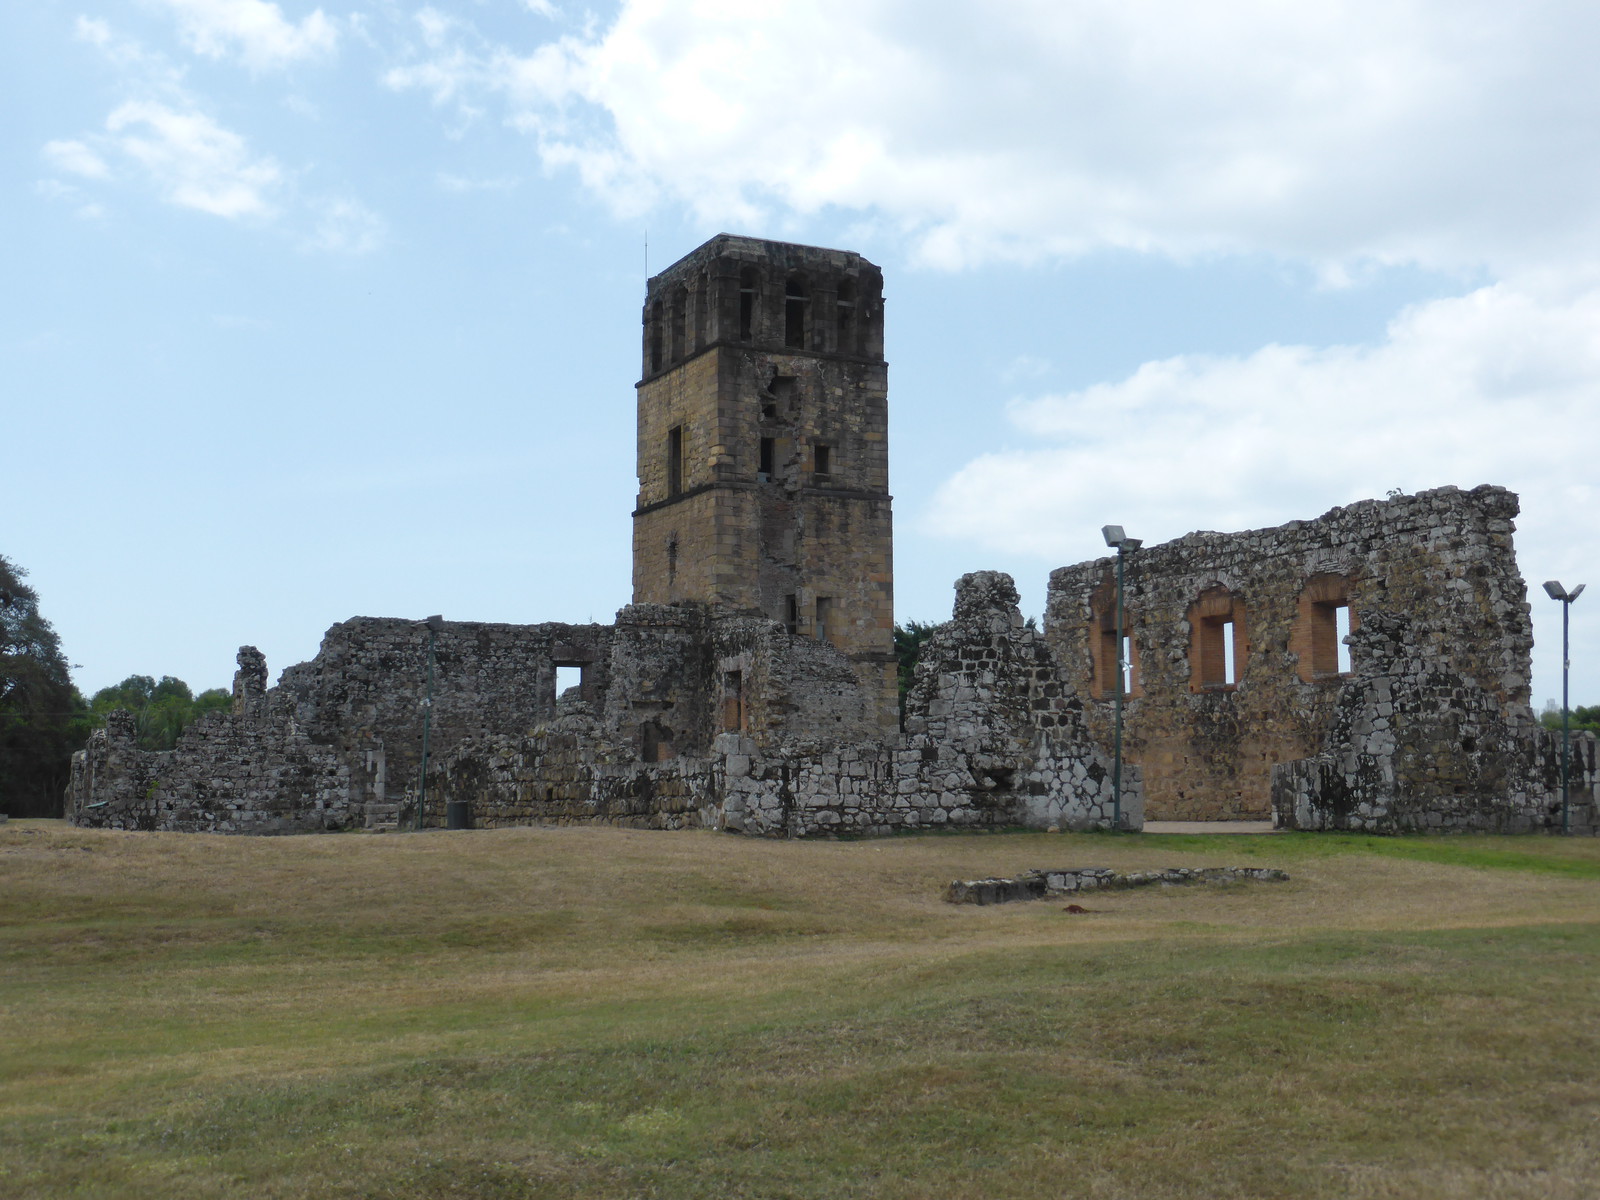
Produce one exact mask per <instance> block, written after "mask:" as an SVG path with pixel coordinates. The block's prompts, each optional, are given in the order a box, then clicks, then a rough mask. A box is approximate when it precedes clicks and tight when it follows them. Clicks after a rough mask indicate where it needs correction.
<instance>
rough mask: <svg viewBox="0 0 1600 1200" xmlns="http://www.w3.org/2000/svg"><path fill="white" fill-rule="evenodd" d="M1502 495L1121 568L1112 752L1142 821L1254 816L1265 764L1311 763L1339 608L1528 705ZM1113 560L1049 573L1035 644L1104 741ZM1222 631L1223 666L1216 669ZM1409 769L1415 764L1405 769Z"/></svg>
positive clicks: (1357, 507)
mask: <svg viewBox="0 0 1600 1200" xmlns="http://www.w3.org/2000/svg"><path fill="white" fill-rule="evenodd" d="M1516 513H1517V499H1516V497H1515V496H1514V495H1513V494H1512V493H1510V492H1508V491H1506V490H1505V489H1503V488H1497V487H1488V486H1485V487H1479V488H1475V489H1473V490H1472V491H1462V490H1460V489H1457V488H1454V487H1446V488H1439V489H1436V490H1433V491H1428V492H1422V493H1419V494H1417V495H1415V496H1398V497H1394V498H1392V499H1389V500H1382V501H1375V500H1369V501H1362V502H1360V503H1358V504H1352V505H1349V506H1348V507H1345V508H1336V509H1334V510H1332V511H1331V512H1329V513H1327V514H1325V515H1324V516H1322V517H1320V518H1318V519H1317V520H1314V521H1296V522H1291V523H1290V524H1288V525H1283V526H1279V527H1277V528H1274V529H1260V530H1252V531H1249V532H1246V533H1238V534H1219V533H1205V532H1203V533H1192V534H1189V535H1188V536H1187V537H1183V538H1180V539H1178V540H1177V541H1174V542H1168V543H1166V544H1165V545H1161V546H1156V547H1152V548H1148V549H1144V550H1139V551H1136V552H1134V553H1133V554H1132V555H1130V556H1129V558H1128V560H1127V580H1126V597H1127V612H1126V625H1127V629H1128V632H1129V635H1130V639H1131V642H1132V660H1133V663H1134V678H1133V683H1132V688H1131V690H1130V694H1129V696H1128V697H1127V699H1126V701H1125V708H1126V714H1125V720H1126V727H1125V738H1124V746H1125V749H1126V752H1127V755H1128V757H1129V759H1130V760H1131V761H1133V762H1137V763H1138V764H1140V766H1141V767H1142V768H1143V772H1144V784H1145V797H1146V806H1147V807H1146V814H1147V816H1148V817H1149V818H1150V819H1152V820H1162V819H1202V820H1203V819H1229V818H1235V819H1237V818H1252V819H1259V818H1264V817H1266V816H1268V815H1269V814H1270V812H1271V777H1272V769H1273V767H1274V765H1275V764H1278V763H1284V762H1291V761H1295V760H1299V759H1304V758H1308V757H1311V756H1314V755H1316V754H1317V753H1318V752H1319V750H1320V749H1321V748H1322V746H1323V742H1324V738H1325V736H1326V734H1327V732H1328V730H1329V728H1330V727H1331V725H1332V724H1333V722H1334V719H1335V715H1336V710H1337V708H1338V705H1339V703H1340V696H1341V689H1342V688H1343V687H1344V684H1345V683H1346V681H1347V678H1348V676H1349V674H1350V673H1349V672H1341V671H1340V670H1338V668H1337V666H1336V665H1335V662H1334V659H1333V657H1332V656H1333V655H1334V654H1335V653H1336V652H1337V646H1336V644H1335V638H1334V635H1333V632H1332V631H1333V622H1334V620H1335V617H1336V614H1337V610H1339V609H1341V608H1342V609H1345V610H1347V611H1349V612H1354V613H1356V614H1357V616H1356V618H1355V621H1354V623H1355V624H1356V625H1359V621H1360V617H1359V614H1360V613H1361V612H1363V611H1373V612H1381V613H1393V614H1399V615H1403V616H1406V617H1408V618H1410V620H1411V622H1412V625H1411V633H1410V636H1411V637H1412V638H1413V639H1414V641H1415V645H1416V647H1417V652H1418V654H1419V655H1420V656H1421V658H1422V659H1423V660H1424V661H1426V662H1427V663H1428V664H1429V666H1430V669H1431V670H1434V671H1437V672H1440V673H1442V674H1443V675H1446V676H1450V677H1453V678H1456V679H1458V680H1460V681H1464V682H1465V683H1467V684H1470V686H1471V687H1474V688H1478V689H1481V690H1482V692H1483V694H1484V698H1485V702H1486V703H1489V704H1492V705H1494V706H1498V707H1499V708H1501V709H1504V710H1507V711H1512V710H1515V711H1516V712H1518V713H1520V712H1523V711H1525V710H1526V709H1527V705H1528V689H1529V652H1530V649H1531V646H1532V629H1531V624H1530V622H1529V618H1528V607H1527V603H1526V600H1525V594H1524V587H1523V582H1522V578H1521V576H1520V575H1519V574H1518V572H1517V567H1516V560H1515V556H1514V553H1513V550H1512V531H1513V528H1514V527H1513V524H1512V518H1513V517H1515V515H1516ZM1114 570H1115V560H1114V559H1110V558H1106V559H1100V560H1097V561H1095V562H1090V563H1083V564H1080V565H1077V566H1073V567H1065V568H1062V569H1060V570H1057V571H1055V572H1052V574H1051V577H1050V594H1049V605H1048V610H1047V616H1046V636H1047V638H1048V639H1049V641H1050V643H1051V645H1052V647H1053V648H1054V649H1055V651H1056V654H1057V656H1058V658H1059V659H1060V661H1061V662H1062V663H1063V664H1064V666H1065V667H1066V670H1067V674H1068V677H1069V679H1070V682H1071V685H1072V688H1073V690H1074V691H1075V692H1076V693H1077V694H1078V695H1080V696H1084V697H1094V699H1093V700H1092V702H1091V703H1090V704H1089V706H1088V708H1087V710H1086V717H1087V722H1088V728H1089V730H1090V732H1091V734H1092V735H1093V737H1094V739H1095V740H1096V741H1099V742H1101V743H1102V744H1109V742H1110V740H1111V723H1112V713H1113V702H1114V696H1115V688H1116V681H1115V679H1114V677H1113V675H1114V667H1113V666H1112V664H1113V663H1114V662H1115V653H1114V645H1113V643H1114V633H1113V632H1112V621H1113V616H1112V611H1113V606H1114V585H1113V573H1114ZM1229 635H1231V641H1232V645H1233V652H1234V653H1233V658H1234V663H1235V674H1234V676H1233V677H1232V678H1225V677H1223V671H1224V668H1225V657H1226V655H1225V650H1226V646H1225V639H1227V638H1228V637H1229ZM1418 769H1419V770H1420V769H1421V767H1420V766H1419V768H1418Z"/></svg>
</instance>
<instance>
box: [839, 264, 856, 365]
mask: <svg viewBox="0 0 1600 1200" xmlns="http://www.w3.org/2000/svg"><path fill="white" fill-rule="evenodd" d="M836 324H837V329H836V332H835V337H836V341H835V346H836V348H837V349H838V351H839V353H840V354H854V353H855V352H856V285H855V281H854V280H852V279H841V280H840V281H839V299H838V304H837V305H836Z"/></svg>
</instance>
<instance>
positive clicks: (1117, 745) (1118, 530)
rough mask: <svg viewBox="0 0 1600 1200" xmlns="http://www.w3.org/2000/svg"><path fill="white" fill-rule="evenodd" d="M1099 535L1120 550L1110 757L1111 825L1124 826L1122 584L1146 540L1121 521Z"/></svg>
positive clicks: (1124, 666) (1125, 668)
mask: <svg viewBox="0 0 1600 1200" xmlns="http://www.w3.org/2000/svg"><path fill="white" fill-rule="evenodd" d="M1100 535H1101V536H1102V537H1104V538H1105V539H1106V545H1108V546H1113V547H1115V548H1116V551H1117V691H1116V702H1117V721H1116V734H1115V736H1114V737H1113V739H1112V751H1111V753H1112V758H1111V827H1112V828H1113V829H1121V828H1122V693H1123V691H1124V690H1125V689H1124V688H1123V686H1122V681H1123V678H1124V677H1125V675H1126V673H1127V664H1126V663H1125V662H1124V661H1123V657H1122V646H1123V641H1122V594H1123V593H1122V585H1123V564H1124V563H1125V562H1126V561H1127V558H1128V555H1129V554H1130V553H1132V552H1133V551H1135V550H1137V549H1138V548H1139V547H1140V546H1142V545H1144V542H1143V541H1141V540H1140V539H1139V538H1131V537H1129V536H1128V535H1127V533H1125V532H1124V531H1123V528H1122V526H1121V525H1103V526H1101V528H1100Z"/></svg>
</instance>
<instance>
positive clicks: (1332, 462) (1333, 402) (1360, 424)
mask: <svg viewBox="0 0 1600 1200" xmlns="http://www.w3.org/2000/svg"><path fill="white" fill-rule="evenodd" d="M1596 395H1600V291H1586V292H1582V293H1579V294H1577V295H1564V294H1560V293H1550V292H1541V291H1539V290H1537V289H1535V288H1532V287H1523V286H1517V285H1512V284H1497V285H1495V286H1492V287H1486V288H1483V289H1480V290H1478V291H1475V292H1473V293H1471V294H1469V295H1466V296H1462V297H1457V298H1453V299H1448V300H1439V301H1434V302H1431V303H1427V304H1423V305H1419V306H1416V307H1414V308H1411V309H1408V310H1406V311H1405V312H1403V313H1402V314H1401V315H1400V316H1399V317H1397V318H1396V319H1395V320H1394V322H1393V323H1392V324H1391V326H1390V328H1389V330H1388V336H1387V337H1386V338H1385V339H1384V340H1383V341H1382V342H1381V343H1380V344H1379V345H1376V346H1372V347H1357V346H1333V347H1327V348H1320V349H1319V348H1311V347H1307V346H1268V347H1265V348H1264V349H1261V350H1259V351H1257V352H1255V353H1254V354H1250V355H1247V356H1243V357H1198V356H1186V357H1180V358H1173V359H1168V360H1165V361H1162V362H1151V363H1146V364H1145V365H1144V366H1143V367H1141V368H1140V369H1139V370H1138V371H1136V372H1135V373H1134V374H1132V375H1130V376H1128V377H1127V378H1125V379H1122V380H1119V381H1117V382H1114V383H1107V384H1100V385H1096V386H1094V387H1090V388H1086V389H1084V390H1082V391H1078V392H1073V393H1070V394H1066V395H1056V396H1037V397H1033V398H1030V399H1025V400H1019V401H1017V402H1015V403H1014V404H1013V405H1012V408H1011V418H1012V422H1013V424H1014V425H1015V427H1016V429H1017V431H1018V432H1019V433H1020V434H1021V435H1023V437H1024V439H1025V441H1026V443H1027V444H1026V445H1024V446H1022V447H1019V448H1015V449H1011V450H1005V451H1000V452H995V453H990V454H985V455H983V456H981V457H979V458H976V459H974V460H973V461H972V462H970V463H969V464H968V465H967V466H966V467H964V468H963V469H961V470H960V471H958V472H957V473H956V474H955V475H954V476H953V477H951V478H950V479H949V480H948V481H946V483H945V484H944V485H943V486H942V487H941V488H940V490H939V491H938V493H937V495H936V497H935V500H934V502H933V504H932V505H931V507H930V510H929V512H928V513H926V514H925V515H924V517H923V521H922V524H923V528H924V529H925V531H926V532H930V533H934V534H940V535H947V536H954V537H959V538H963V539H967V540H970V541H973V542H976V543H979V544H982V545H985V546H987V547H989V548H991V549H993V550H997V551H1005V552H1011V553H1023V554H1028V555H1037V556H1041V557H1043V558H1045V559H1046V560H1048V561H1052V562H1056V563H1060V562H1070V561H1075V560H1078V559H1083V558H1088V557H1094V556H1097V555H1099V554H1101V553H1103V552H1104V551H1103V548H1101V547H1099V546H1098V544H1097V539H1096V537H1095V535H1094V532H1093V531H1094V530H1095V529H1098V528H1099V526H1100V525H1101V524H1103V523H1105V522H1107V521H1114V522H1116V523H1118V524H1122V525H1125V526H1126V527H1127V528H1128V530H1129V531H1130V532H1131V533H1133V534H1134V535H1136V536H1140V537H1143V538H1145V539H1146V540H1147V541H1150V542H1155V541H1163V540H1167V539H1170V538H1173V537H1178V536H1181V535H1183V534H1184V533H1187V532H1189V531H1191V530H1193V529H1196V528H1206V529H1220V530H1234V529H1244V528H1250V527H1256V526H1263V525H1275V524H1280V523H1282V522H1284V521H1287V520H1292V519H1295V518H1303V517H1312V516H1316V515H1317V514H1319V513H1321V512H1323V511H1325V510H1326V509H1328V508H1329V507H1331V506H1333V505H1336V504H1344V503H1348V502H1351V501H1354V500H1358V499H1361V498H1364V497H1372V496H1382V495H1384V494H1385V493H1386V492H1388V491H1389V490H1390V489H1393V488H1399V489H1402V490H1404V491H1407V492H1413V491H1419V490H1422V489H1424V488H1429V487H1436V486H1440V485H1443V484H1457V485H1459V486H1463V487H1472V486H1475V485H1477V484H1479V483H1498V484H1503V485H1505V486H1508V487H1510V488H1512V489H1513V490H1514V491H1517V492H1519V493H1521V495H1522V497H1523V510H1524V514H1525V516H1524V521H1523V527H1524V528H1525V529H1526V530H1529V531H1530V532H1529V533H1528V534H1526V535H1519V548H1520V551H1521V555H1522V559H1523V563H1524V566H1525V568H1527V569H1528V570H1529V571H1530V573H1535V574H1537V573H1538V572H1540V571H1546V570H1547V571H1551V572H1552V573H1554V572H1558V571H1560V570H1562V569H1565V570H1568V571H1569V572H1578V573H1581V571H1580V567H1582V566H1583V565H1584V564H1590V565H1592V563H1593V562H1594V561H1595V560H1596V558H1597V557H1600V534H1597V533H1596V532H1595V531H1594V530H1593V529H1592V528H1590V526H1589V523H1587V522H1576V523H1575V522H1573V521H1572V520H1571V519H1570V518H1571V517H1572V515H1573V514H1578V513H1589V512H1593V511H1594V510H1595V507H1596V505H1597V503H1600V484H1597V481H1596V479H1595V477H1594V472H1593V468H1592V455H1593V442H1594V436H1595V432H1596V420H1595V413H1596V406H1595V399H1594V397H1595V396H1596ZM1536 564H1537V565H1536ZM1539 577H1540V578H1544V577H1545V576H1544V575H1540V576H1539Z"/></svg>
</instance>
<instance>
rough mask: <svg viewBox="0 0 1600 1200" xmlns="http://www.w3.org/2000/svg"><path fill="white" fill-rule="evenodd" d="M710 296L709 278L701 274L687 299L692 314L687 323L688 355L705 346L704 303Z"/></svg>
mask: <svg viewBox="0 0 1600 1200" xmlns="http://www.w3.org/2000/svg"><path fill="white" fill-rule="evenodd" d="M710 295H711V277H710V276H709V275H707V274H705V273H704V272H701V274H700V285H699V286H698V287H697V288H695V290H694V292H693V293H692V294H691V295H690V297H689V311H690V313H691V314H692V319H691V320H690V322H689V351H690V353H693V352H694V351H696V350H698V349H700V347H702V346H704V345H705V344H706V301H707V299H708V297H710Z"/></svg>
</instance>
